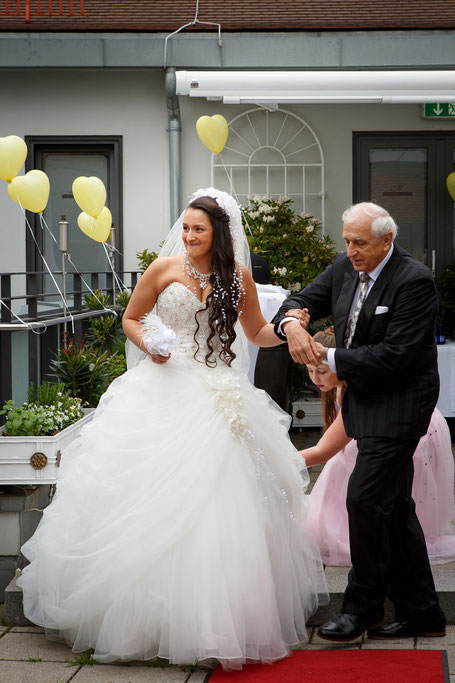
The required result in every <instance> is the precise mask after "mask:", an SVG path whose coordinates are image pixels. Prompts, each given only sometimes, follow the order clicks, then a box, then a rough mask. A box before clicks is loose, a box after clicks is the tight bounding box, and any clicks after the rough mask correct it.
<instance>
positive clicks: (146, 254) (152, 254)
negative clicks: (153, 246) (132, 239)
mask: <svg viewBox="0 0 455 683" xmlns="http://www.w3.org/2000/svg"><path fill="white" fill-rule="evenodd" d="M136 258H137V260H138V263H139V270H140V271H141V273H143V272H144V271H146V270H147V268H148V267H149V265H150V264H151V263H153V261H154V260H155V259H156V258H158V254H157V253H156V251H149V250H148V249H144V251H137V252H136Z"/></svg>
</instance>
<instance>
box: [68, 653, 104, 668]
mask: <svg viewBox="0 0 455 683" xmlns="http://www.w3.org/2000/svg"><path fill="white" fill-rule="evenodd" d="M66 662H67V663H68V666H96V665H97V664H100V662H98V661H97V660H96V659H95V658H94V657H93V651H92V652H84V653H83V654H82V655H81V656H80V657H78V658H77V659H67V660H66Z"/></svg>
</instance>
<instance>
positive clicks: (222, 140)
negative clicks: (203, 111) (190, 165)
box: [196, 114, 229, 154]
mask: <svg viewBox="0 0 455 683" xmlns="http://www.w3.org/2000/svg"><path fill="white" fill-rule="evenodd" d="M196 130H197V134H198V135H199V138H200V140H201V142H203V143H204V145H205V146H206V147H208V148H209V150H210V151H211V152H213V153H214V154H219V153H220V152H221V151H222V150H223V149H224V145H225V144H226V142H227V139H228V135H229V128H228V125H227V121H226V119H225V118H224V116H221V114H215V115H214V116H200V117H199V118H198V120H197V121H196Z"/></svg>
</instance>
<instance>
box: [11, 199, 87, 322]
mask: <svg viewBox="0 0 455 683" xmlns="http://www.w3.org/2000/svg"><path fill="white" fill-rule="evenodd" d="M13 189H14V194H15V195H16V199H17V203H18V204H19V206H20V207H21V209H22V212H23V214H24V218H25V223H26V225H27V227H28V229H29V231H30V234H31V236H32V239H33V241H34V243H35V245H36V248H37V250H38V253H39V255H40V256H41V259H42V261H43V263H44V266H45V268H46V270H47V272H48V273H49V275H50V276H51V280H52V282H53V283H54V285H55V287H56V289H57V292H58V293H59V294H60V297H61V299H62V301H63V306H64V308H66V309H67V311H68V315H69V316H70V318H71V329H72V331H73V334H74V317H73V315H72V313H71V311H70V310H69V309H68V304H67V302H66V299H65V297H64V296H63V294H62V292H61V291H60V287H59V286H58V284H57V281H56V279H55V277H54V276H53V274H52V271H51V269H50V268H49V266H48V265H47V261H46V259H45V258H44V255H43V253H42V251H41V249H40V248H39V244H38V242H37V240H36V237H35V235H34V234H33V229H32V226H31V225H30V223H29V222H28V218H27V214H26V213H25V209H24V207H23V206H22V204H21V201H20V199H19V197H18V195H17V192H16V189H15V188H14V186H13Z"/></svg>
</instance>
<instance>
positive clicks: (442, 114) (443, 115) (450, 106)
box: [423, 102, 455, 119]
mask: <svg viewBox="0 0 455 683" xmlns="http://www.w3.org/2000/svg"><path fill="white" fill-rule="evenodd" d="M423 106H424V112H423V115H424V117H425V118H426V119H430V118H438V119H451V118H452V117H453V118H455V102H448V103H447V102H445V103H443V104H424V105H423Z"/></svg>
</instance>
